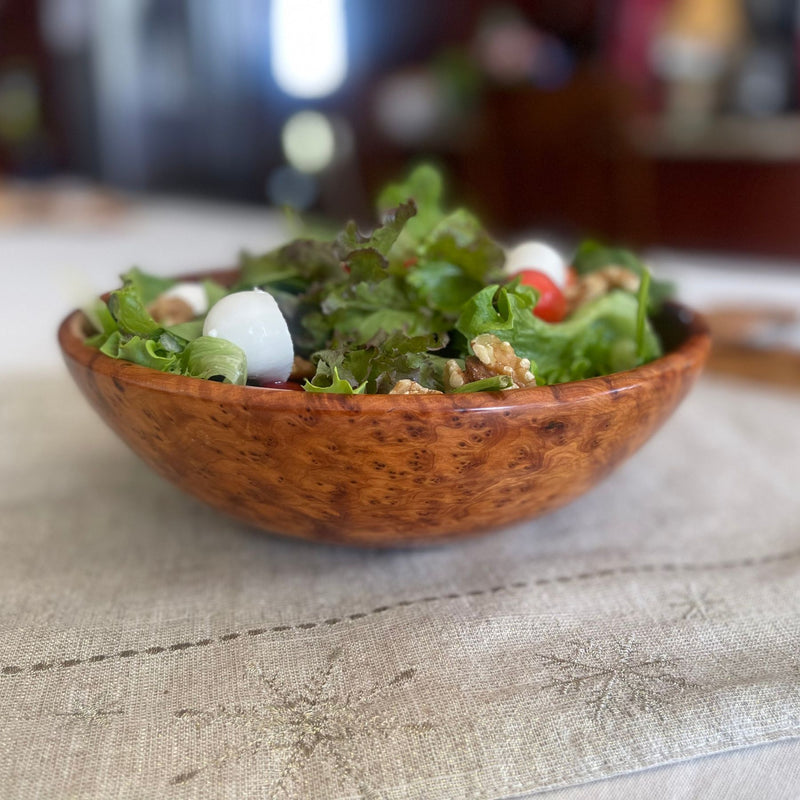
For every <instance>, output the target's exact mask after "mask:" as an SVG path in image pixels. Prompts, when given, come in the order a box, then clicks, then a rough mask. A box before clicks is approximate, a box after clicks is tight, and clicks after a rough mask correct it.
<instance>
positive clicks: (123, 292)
mask: <svg viewBox="0 0 800 800" xmlns="http://www.w3.org/2000/svg"><path fill="white" fill-rule="evenodd" d="M108 310H109V311H110V312H111V316H112V317H113V318H114V321H115V322H116V323H117V326H118V327H119V329H120V331H121V332H122V333H125V334H129V335H133V336H152V335H153V334H157V333H159V332H160V331H161V330H162V328H161V326H160V325H159V324H158V323H157V322H156V321H155V320H154V319H153V318H152V317H151V316H150V314H149V312H148V311H147V308H146V307H145V303H144V302H143V300H142V297H141V295H140V293H139V290H138V289H137V288H136V286H135V284H133V283H128V284H126V285H125V286H123V288H122V289H117V291H115V292H111V295H110V296H109V298H108Z"/></svg>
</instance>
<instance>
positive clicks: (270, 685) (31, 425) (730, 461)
mask: <svg viewBox="0 0 800 800" xmlns="http://www.w3.org/2000/svg"><path fill="white" fill-rule="evenodd" d="M6 386H7V388H9V387H13V391H6V392H4V393H3V394H2V395H0V442H2V448H1V449H0V486H2V490H0V633H1V635H0V701H1V702H0V786H2V791H0V796H2V797H4V798H6V797H8V798H26V799H27V798H64V797H69V798H159V799H161V798H175V800H180V799H181V798H236V800H244V799H245V798H271V797H287V798H309V799H312V800H313V798H358V797H366V798H379V797H385V798H425V799H426V800H437V799H438V798H447V799H448V800H451V799H453V800H454V799H456V798H465V799H466V798H469V799H470V800H479V798H485V800H490V799H491V798H505V797H511V796H516V795H520V794H524V793H529V792H535V791H538V790H543V789H546V788H549V787H558V786H569V785H574V784H579V783H582V782H586V781H591V780H593V779H596V778H602V777H606V776H611V775H617V774H621V773H625V772H631V771H634V770H639V769H642V768H645V767H649V766H653V765H658V764H665V763H669V762H673V761H676V760H681V759H689V758H693V757H695V756H700V755H705V754H710V753H718V752H721V751H724V750H728V749H732V748H740V747H744V746H747V745H754V744H758V743H765V742H772V741H776V740H779V739H784V738H788V737H796V736H800V613H799V612H800V522H799V521H798V520H800V492H799V491H798V475H800V469H798V468H800V427H799V426H798V420H799V419H800V415H799V414H798V411H799V410H800V399H799V398H798V395H797V394H792V393H782V392H777V391H774V390H768V389H760V388H756V387H754V386H748V385H746V384H741V383H735V382H728V381H725V382H723V381H720V380H718V379H713V378H711V377H708V376H707V377H704V378H703V379H702V380H701V382H700V384H699V385H698V387H697V388H696V390H695V391H694V392H693V393H692V394H691V395H690V396H689V398H688V399H687V400H686V401H685V404H684V405H683V406H681V408H680V409H679V410H678V412H676V415H675V416H674V417H673V418H672V419H671V420H670V421H669V422H668V423H667V425H666V426H665V427H664V428H663V429H662V431H661V432H660V433H659V434H657V436H656V437H655V438H654V439H653V440H652V441H651V442H650V443H648V444H647V445H646V446H645V448H644V449H643V450H642V451H641V452H640V453H638V454H637V455H636V456H634V457H633V458H632V459H631V460H630V461H629V462H628V463H626V464H625V465H623V466H622V467H621V468H620V469H619V470H618V471H617V472H616V473H615V474H614V475H613V476H611V477H610V478H609V479H608V480H607V481H606V482H605V483H604V484H602V485H601V486H600V487H598V488H596V489H595V490H594V491H593V492H592V493H590V494H589V495H587V496H585V497H584V498H582V499H580V500H578V501H577V502H575V503H574V504H572V505H571V506H569V507H567V508H565V509H563V510H561V511H559V512H557V513H555V514H552V515H550V516H548V517H545V518H543V519H540V520H536V521H533V522H530V523H527V524H522V525H519V526H515V527H513V528H510V529H506V530H503V531H498V532H497V533H494V534H492V535H489V536H486V537H483V538H478V539H473V540H469V541H466V542H463V543H456V544H450V545H447V546H440V547H435V548H429V549H420V550H414V551H389V552H381V551H367V550H348V549H334V548H329V547H325V546H320V545H314V544H307V543H302V542H295V541H290V540H284V539H279V538H275V537H270V536H266V535H263V534H260V533H258V532H256V531H253V530H251V529H249V528H247V527H245V526H243V525H241V524H238V523H236V522H233V521H231V520H229V519H227V518H225V517H223V516H221V515H219V514H217V513H216V512H214V511H211V510H209V509H207V508H206V507H204V506H203V505H202V504H201V503H199V502H197V501H195V500H193V499H191V498H189V497H186V496H184V495H182V494H181V493H179V492H178V491H177V490H176V489H174V488H172V487H171V486H170V485H168V484H167V483H165V482H163V481H162V480H161V479H159V478H158V477H156V476H155V475H154V474H153V473H151V472H150V471H149V470H148V469H147V468H146V467H145V466H143V465H142V464H141V463H140V462H139V461H138V460H137V459H136V458H135V457H134V456H133V455H132V454H131V453H130V452H129V451H128V450H127V449H126V448H125V447H124V446H123V445H122V444H121V443H119V442H118V441H117V440H116V439H115V438H114V437H113V435H112V434H111V433H110V432H108V431H107V430H106V429H105V428H104V427H103V426H102V424H101V423H100V422H99V420H98V419H97V418H96V417H95V416H94V415H93V413H92V412H91V411H90V409H89V408H88V406H87V405H86V404H85V402H84V401H83V399H82V398H81V397H80V396H79V395H78V393H77V391H76V390H75V389H73V388H72V387H71V385H70V384H69V382H68V379H67V378H66V376H65V374H64V373H63V372H58V373H53V374H48V375H47V376H45V377H38V378H37V377H23V376H20V377H19V379H17V380H10V381H7V383H6Z"/></svg>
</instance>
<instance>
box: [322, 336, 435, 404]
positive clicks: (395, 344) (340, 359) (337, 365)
mask: <svg viewBox="0 0 800 800" xmlns="http://www.w3.org/2000/svg"><path fill="white" fill-rule="evenodd" d="M446 344H447V338H446V337H444V336H438V335H435V334H430V335H425V336H406V335H405V334H403V333H395V334H392V335H386V334H379V335H378V336H376V337H375V339H373V340H372V341H371V342H369V343H367V344H363V345H360V346H357V347H351V346H349V345H348V346H344V347H341V348H336V349H330V350H323V351H321V352H319V353H316V354H315V356H314V357H315V360H316V364H317V372H316V375H315V376H314V378H313V380H312V381H311V385H313V386H318V387H319V386H323V387H327V386H329V385H331V384H332V383H333V382H334V375H335V376H336V377H337V378H339V379H341V380H345V381H347V382H348V384H349V385H350V386H351V387H354V386H360V385H364V386H366V391H367V392H368V393H370V394H374V393H376V392H378V393H387V392H389V391H390V390H391V388H392V387H393V386H394V385H395V384H396V383H397V382H398V381H399V380H402V379H404V378H405V379H408V380H413V381H416V382H417V383H419V384H421V385H422V386H426V387H428V388H430V389H440V390H441V388H442V371H443V369H444V364H445V362H446V360H447V359H446V358H444V357H442V356H440V355H437V354H436V352H435V351H437V350H441V349H442V348H444V347H445V345H446ZM329 391H330V390H329Z"/></svg>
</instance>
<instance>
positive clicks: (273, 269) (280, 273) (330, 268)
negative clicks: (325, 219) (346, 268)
mask: <svg viewBox="0 0 800 800" xmlns="http://www.w3.org/2000/svg"><path fill="white" fill-rule="evenodd" d="M341 276H342V263H341V259H340V258H339V255H338V251H337V248H336V244H335V243H334V242H320V241H317V240H315V239H296V240H295V241H293V242H289V244H286V245H283V247H279V248H277V249H276V250H272V251H270V252H269V253H265V254H263V255H260V256H254V255H252V254H250V253H242V255H241V257H240V276H239V280H238V281H237V283H236V286H235V287H234V289H235V290H241V289H252V288H255V287H261V288H267V287H269V289H270V291H272V289H273V288H274V289H282V290H284V291H287V292H292V293H294V294H297V293H299V292H302V291H304V290H306V289H308V287H309V286H310V285H311V284H312V283H317V282H323V281H327V280H336V279H337V278H341Z"/></svg>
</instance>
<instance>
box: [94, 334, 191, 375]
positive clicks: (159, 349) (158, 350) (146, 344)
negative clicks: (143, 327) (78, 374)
mask: <svg viewBox="0 0 800 800" xmlns="http://www.w3.org/2000/svg"><path fill="white" fill-rule="evenodd" d="M100 351H101V352H102V353H105V354H106V355H107V356H111V358H120V359H122V360H123V361H131V362H133V363H134V364H139V365H141V366H143V367H150V368H151V369H157V370H158V371H159V372H180V364H179V362H178V355H177V354H176V353H175V352H171V351H169V350H166V349H165V348H164V347H163V346H162V345H161V344H160V343H159V342H157V341H156V340H155V339H144V338H142V337H141V336H131V337H130V338H124V337H123V335H122V334H121V333H120V332H119V331H115V332H114V333H112V334H111V336H109V337H108V339H107V340H106V342H105V344H104V345H103V346H102V347H101V348H100Z"/></svg>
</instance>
